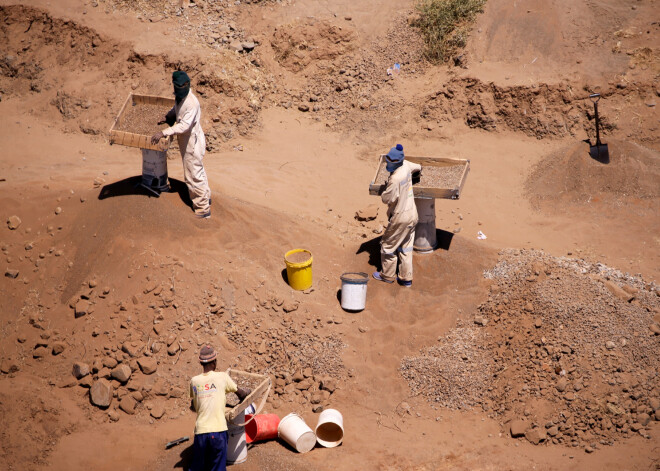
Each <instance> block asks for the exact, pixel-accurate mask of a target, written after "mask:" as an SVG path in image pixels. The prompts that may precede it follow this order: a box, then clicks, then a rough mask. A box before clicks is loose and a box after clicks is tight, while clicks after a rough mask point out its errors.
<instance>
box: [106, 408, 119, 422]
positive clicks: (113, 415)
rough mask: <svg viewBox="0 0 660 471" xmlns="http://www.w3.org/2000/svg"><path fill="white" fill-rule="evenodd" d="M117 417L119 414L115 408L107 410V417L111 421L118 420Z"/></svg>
mask: <svg viewBox="0 0 660 471" xmlns="http://www.w3.org/2000/svg"><path fill="white" fill-rule="evenodd" d="M119 418H120V416H119V414H118V413H117V411H116V410H111V411H109V412H108V419H110V421H111V422H118V421H119Z"/></svg>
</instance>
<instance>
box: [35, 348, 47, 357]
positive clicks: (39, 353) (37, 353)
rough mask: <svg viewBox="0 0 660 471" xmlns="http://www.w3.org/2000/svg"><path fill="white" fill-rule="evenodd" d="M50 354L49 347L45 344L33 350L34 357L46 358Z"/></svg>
mask: <svg viewBox="0 0 660 471" xmlns="http://www.w3.org/2000/svg"><path fill="white" fill-rule="evenodd" d="M46 355H48V349H47V348H46V346H44V345H39V346H37V348H35V349H34V350H33V351H32V358H44V357H45V356H46Z"/></svg>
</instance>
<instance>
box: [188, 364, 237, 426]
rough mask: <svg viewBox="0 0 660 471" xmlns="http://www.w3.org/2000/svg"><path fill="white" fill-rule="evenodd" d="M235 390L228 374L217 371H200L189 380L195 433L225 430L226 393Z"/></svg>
mask: <svg viewBox="0 0 660 471" xmlns="http://www.w3.org/2000/svg"><path fill="white" fill-rule="evenodd" d="M237 390H238V387H237V386H236V383H234V381H233V380H232V379H231V378H230V377H229V375H228V374H227V373H222V372H218V371H209V372H208V373H202V374H201V375H197V376H195V377H194V378H193V379H191V380H190V398H191V399H192V401H193V406H194V407H195V410H196V411H197V422H195V435H199V434H200V433H213V432H224V431H225V430H227V421H226V420H225V407H226V405H227V397H226V394H227V393H230V392H236V391H237Z"/></svg>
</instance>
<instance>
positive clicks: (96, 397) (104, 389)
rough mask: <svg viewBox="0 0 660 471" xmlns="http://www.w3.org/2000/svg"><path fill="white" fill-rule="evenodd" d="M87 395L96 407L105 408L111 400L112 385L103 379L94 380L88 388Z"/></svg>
mask: <svg viewBox="0 0 660 471" xmlns="http://www.w3.org/2000/svg"><path fill="white" fill-rule="evenodd" d="M89 397H90V400H91V401H92V404H94V405H95V406H97V407H101V408H105V407H108V406H110V402H112V385H111V384H110V383H109V382H108V381H107V380H105V379H99V380H98V381H96V382H95V383H94V384H93V385H92V387H91V388H90V390H89Z"/></svg>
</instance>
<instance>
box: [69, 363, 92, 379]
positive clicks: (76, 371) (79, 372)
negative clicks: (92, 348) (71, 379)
mask: <svg viewBox="0 0 660 471" xmlns="http://www.w3.org/2000/svg"><path fill="white" fill-rule="evenodd" d="M72 373H73V376H75V378H76V379H80V378H83V377H85V376H87V375H88V374H89V365H88V364H87V363H83V362H81V361H77V362H75V363H74V364H73V369H72Z"/></svg>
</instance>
